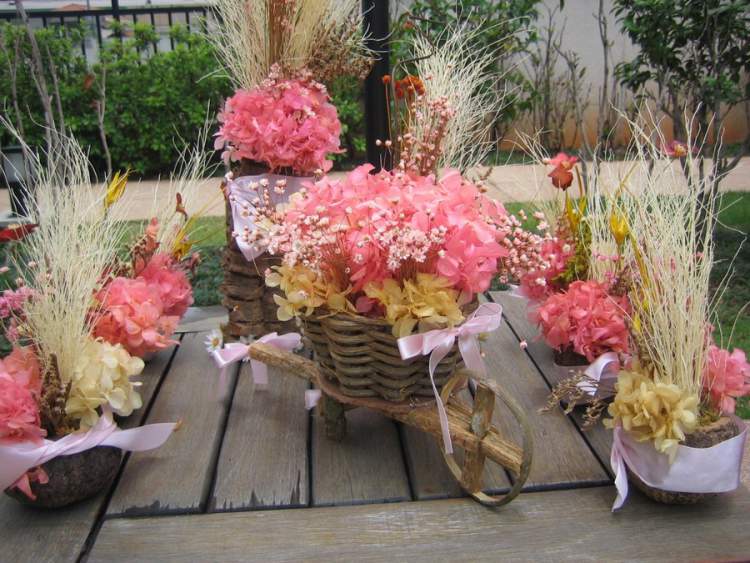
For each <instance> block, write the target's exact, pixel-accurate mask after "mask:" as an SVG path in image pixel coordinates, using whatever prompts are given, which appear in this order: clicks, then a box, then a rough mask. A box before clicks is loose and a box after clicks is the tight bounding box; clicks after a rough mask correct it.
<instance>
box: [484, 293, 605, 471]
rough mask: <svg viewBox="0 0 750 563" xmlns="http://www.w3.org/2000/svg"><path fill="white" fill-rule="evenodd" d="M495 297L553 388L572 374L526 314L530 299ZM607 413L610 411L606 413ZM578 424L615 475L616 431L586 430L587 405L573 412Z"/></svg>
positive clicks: (594, 449) (506, 294)
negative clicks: (613, 449) (611, 463)
mask: <svg viewBox="0 0 750 563" xmlns="http://www.w3.org/2000/svg"><path fill="white" fill-rule="evenodd" d="M491 296H492V299H493V300H494V301H495V302H497V303H500V304H501V305H502V306H503V315H504V316H505V318H506V319H507V321H508V324H509V325H510V327H511V329H512V330H513V332H514V333H515V334H516V337H517V338H518V339H520V340H526V342H527V344H528V346H527V348H526V353H527V354H528V356H529V357H530V358H531V360H532V362H533V363H534V365H536V367H537V369H538V370H539V371H540V373H541V375H542V376H543V377H544V379H545V381H546V382H547V384H548V386H549V387H550V388H552V387H553V386H554V385H555V384H556V383H559V382H560V381H562V380H563V379H564V378H566V377H569V376H570V375H571V373H572V372H571V368H566V367H562V366H558V365H557V364H555V361H554V355H553V353H552V349H551V348H550V347H549V346H547V344H545V342H544V341H543V340H540V339H539V338H538V335H539V331H538V330H537V327H536V326H534V325H533V324H531V322H529V320H528V316H527V313H526V301H525V300H523V299H519V298H518V297H513V296H511V295H509V294H508V293H504V292H493V293H492V294H491ZM605 416H606V413H605ZM570 418H571V419H572V420H573V421H574V422H575V424H576V426H577V427H578V428H579V429H581V430H582V435H583V438H584V439H585V440H586V442H588V444H589V446H590V447H591V448H592V449H593V451H594V453H595V454H596V456H597V457H598V459H599V461H600V463H601V464H602V465H603V466H604V468H605V469H606V471H607V473H608V474H610V475H611V471H610V468H609V454H610V449H611V447H612V433H611V432H610V431H608V430H607V429H606V428H604V427H603V426H602V425H601V424H596V425H594V426H593V427H591V428H588V429H584V421H583V408H577V409H575V410H574V411H573V413H572V414H571V415H570Z"/></svg>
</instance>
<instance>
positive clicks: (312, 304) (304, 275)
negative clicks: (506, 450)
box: [266, 265, 328, 321]
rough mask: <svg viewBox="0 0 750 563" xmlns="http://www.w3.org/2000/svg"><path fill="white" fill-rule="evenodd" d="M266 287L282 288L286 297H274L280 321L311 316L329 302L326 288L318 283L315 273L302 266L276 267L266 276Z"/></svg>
mask: <svg viewBox="0 0 750 563" xmlns="http://www.w3.org/2000/svg"><path fill="white" fill-rule="evenodd" d="M266 285H267V286H268V287H278V288H280V289H281V291H282V292H284V295H285V296H286V297H282V296H281V295H274V296H273V300H274V301H275V302H276V304H277V305H278V306H279V309H278V311H277V317H278V319H279V320H280V321H288V320H290V319H293V318H294V317H297V316H299V315H311V314H312V313H313V311H314V310H315V309H316V308H318V307H320V306H322V305H324V304H325V303H326V302H327V301H328V295H327V292H326V288H325V287H323V286H322V284H321V283H320V282H319V281H318V279H317V276H316V275H315V272H313V271H312V270H309V269H308V268H305V267H303V266H300V265H295V266H287V265H281V266H275V267H274V268H273V270H272V271H270V272H268V273H267V274H266Z"/></svg>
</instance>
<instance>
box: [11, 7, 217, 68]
mask: <svg viewBox="0 0 750 563" xmlns="http://www.w3.org/2000/svg"><path fill="white" fill-rule="evenodd" d="M116 6H117V5H116V3H115V8H92V9H90V10H34V9H27V10H26V13H27V14H28V16H29V21H30V22H31V25H32V27H35V28H41V27H48V26H51V25H60V26H63V27H65V26H71V25H80V24H82V23H85V24H86V25H87V27H88V28H89V31H90V33H88V34H87V35H86V36H85V37H84V38H83V40H82V41H81V52H82V53H83V55H84V56H85V57H86V58H87V59H89V60H96V58H97V57H98V53H99V50H100V49H101V48H102V46H103V45H104V43H105V42H106V41H108V40H111V39H114V38H116V37H115V35H114V34H113V33H112V31H111V30H110V29H109V27H108V25H107V24H108V23H109V22H110V21H112V20H116V21H119V22H121V23H124V24H131V25H132V24H135V23H148V24H151V25H152V26H153V27H154V29H155V30H156V31H157V33H158V34H159V40H158V41H157V43H156V44H155V46H154V48H155V49H160V50H167V49H173V48H174V40H173V39H172V37H171V36H170V33H169V30H170V28H171V27H172V25H174V24H183V25H185V26H187V28H188V30H189V31H198V30H199V29H204V26H205V25H206V22H207V21H208V19H209V18H210V15H211V12H210V9H209V6H208V5H195V6H143V7H138V8H130V7H128V8H118V7H116ZM2 20H4V21H11V22H14V21H18V18H17V16H16V14H15V12H0V21H2Z"/></svg>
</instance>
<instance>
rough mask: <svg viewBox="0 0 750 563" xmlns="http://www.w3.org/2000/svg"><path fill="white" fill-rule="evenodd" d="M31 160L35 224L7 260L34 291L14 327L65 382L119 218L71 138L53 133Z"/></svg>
mask: <svg viewBox="0 0 750 563" xmlns="http://www.w3.org/2000/svg"><path fill="white" fill-rule="evenodd" d="M3 125H5V126H6V127H8V128H9V129H10V130H11V131H12V128H11V127H9V124H8V123H7V122H6V123H4V124H3ZM19 141H20V142H21V143H23V140H22V139H20V138H19ZM28 153H29V154H32V153H31V151H30V150H29V151H28ZM32 168H33V170H34V177H35V178H36V182H35V189H34V193H35V196H36V200H35V202H34V204H33V206H32V211H31V213H32V219H33V220H34V221H35V222H36V223H38V227H37V229H36V230H35V231H34V233H33V234H32V235H30V236H29V237H27V238H26V239H25V240H24V241H23V243H22V251H21V252H20V253H19V256H16V258H15V260H16V264H15V265H16V267H17V269H18V271H19V272H21V276H22V279H23V281H24V283H25V284H26V285H27V286H29V287H30V288H32V289H34V290H35V293H36V296H35V298H34V299H32V300H30V301H29V302H28V303H27V304H26V305H25V306H24V320H23V321H22V324H21V326H20V327H19V328H20V332H21V334H23V335H24V336H25V337H27V338H29V339H30V340H31V341H32V342H33V343H34V345H35V346H36V347H37V349H38V351H39V357H40V359H41V360H42V362H43V363H44V364H46V365H45V372H50V371H52V372H54V371H56V370H55V369H52V365H50V362H56V364H57V368H58V369H59V377H60V378H61V380H62V383H63V384H67V383H68V382H69V381H70V377H71V374H72V371H73V368H74V366H75V365H76V363H77V358H78V354H79V352H80V350H81V348H82V343H83V342H84V341H85V340H86V339H87V338H88V337H89V336H90V335H91V332H92V328H93V326H94V325H95V324H96V321H97V319H98V311H97V310H96V308H95V302H94V299H93V296H94V294H95V293H96V292H97V291H99V290H100V289H101V288H102V286H103V284H104V281H105V276H106V272H108V271H110V270H111V269H112V268H113V267H114V266H115V265H116V262H117V251H118V248H119V246H120V243H121V241H122V240H123V236H124V234H125V229H126V225H125V224H124V223H123V222H122V221H120V220H119V219H118V217H116V216H115V214H113V213H107V212H106V210H105V208H104V206H103V204H102V197H101V192H100V190H98V189H94V188H92V186H91V178H90V170H91V168H90V165H89V160H88V157H87V155H86V154H85V153H84V152H83V150H82V149H81V147H80V145H79V144H78V143H77V141H76V140H75V139H73V138H70V137H65V136H62V135H59V136H58V139H57V142H56V143H55V144H53V145H52V147H51V148H50V149H49V150H48V151H47V152H46V153H44V154H43V155H42V158H38V157H35V158H34V161H33V164H32Z"/></svg>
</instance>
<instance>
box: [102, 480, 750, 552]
mask: <svg viewBox="0 0 750 563" xmlns="http://www.w3.org/2000/svg"><path fill="white" fill-rule="evenodd" d="M614 497H615V491H614V488H613V487H594V488H588V489H573V490H565V491H546V492H537V493H526V494H522V495H521V496H520V497H519V498H518V499H516V500H515V501H513V503H511V504H509V505H508V506H505V507H503V508H501V509H499V510H488V509H487V508H485V507H483V506H480V505H479V504H477V503H475V502H473V501H471V500H468V499H452V500H438V501H433V502H406V503H396V504H382V505H376V506H372V505H370V506H352V507H337V508H312V509H300V510H274V511H253V512H241V513H232V514H226V513H225V514H211V515H206V516H185V517H179V518H174V517H172V518H169V517H168V518H146V519H114V520H107V521H106V522H105V523H104V526H103V528H102V531H101V533H100V535H99V538H98V540H97V542H96V545H95V546H94V549H93V551H92V553H91V557H90V559H89V561H90V562H91V563H94V562H99V561H101V562H104V563H117V562H120V561H122V562H130V561H162V562H164V561H204V560H211V561H215V562H217V563H220V562H223V561H250V560H252V561H269V562H272V561H300V560H305V561H334V560H335V561H339V560H341V561H427V562H434V561H498V560H503V561H518V560H523V561H527V560H532V559H533V560H544V561H563V560H564V561H581V560H593V561H634V560H635V561H637V560H659V559H664V558H667V559H670V560H674V561H680V560H690V561H695V560H711V561H714V560H722V561H724V560H746V559H747V554H748V553H750V534H748V533H747V514H748V513H749V511H750V494H748V491H747V490H746V489H744V488H742V489H740V490H739V491H737V492H735V493H733V494H729V495H723V496H721V497H719V498H716V499H713V500H710V501H707V502H705V503H704V504H699V505H694V506H665V505H660V504H656V503H654V502H651V501H649V500H647V499H645V498H644V497H642V496H641V495H640V494H638V493H634V494H632V496H631V498H630V499H628V503H627V504H626V505H625V507H624V508H623V509H622V510H621V511H620V512H619V513H617V514H611V513H610V507H611V505H612V501H613V500H614Z"/></svg>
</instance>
